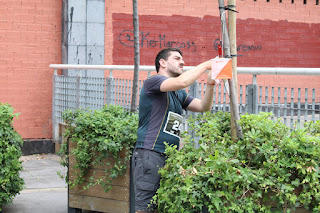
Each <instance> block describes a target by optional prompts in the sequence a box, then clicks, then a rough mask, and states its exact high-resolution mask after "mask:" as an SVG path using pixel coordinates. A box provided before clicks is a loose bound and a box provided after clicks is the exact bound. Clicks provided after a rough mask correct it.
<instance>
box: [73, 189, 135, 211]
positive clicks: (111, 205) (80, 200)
mask: <svg viewBox="0 0 320 213" xmlns="http://www.w3.org/2000/svg"><path fill="white" fill-rule="evenodd" d="M69 207H72V208H78V209H84V210H91V211H99V212H106V213H129V209H130V204H129V202H125V201H117V200H112V199H103V198H97V197H90V196H83V195H75V194H69Z"/></svg>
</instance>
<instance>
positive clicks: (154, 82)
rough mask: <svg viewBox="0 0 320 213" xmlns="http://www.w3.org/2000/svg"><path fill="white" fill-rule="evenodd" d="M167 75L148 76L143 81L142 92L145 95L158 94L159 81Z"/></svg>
mask: <svg viewBox="0 0 320 213" xmlns="http://www.w3.org/2000/svg"><path fill="white" fill-rule="evenodd" d="M166 79H167V77H165V76H162V75H155V76H152V77H150V78H148V79H147V80H146V81H145V82H144V92H145V93H146V94H147V95H152V94H159V93H161V91H160V85H161V83H162V82H163V81H164V80H166Z"/></svg>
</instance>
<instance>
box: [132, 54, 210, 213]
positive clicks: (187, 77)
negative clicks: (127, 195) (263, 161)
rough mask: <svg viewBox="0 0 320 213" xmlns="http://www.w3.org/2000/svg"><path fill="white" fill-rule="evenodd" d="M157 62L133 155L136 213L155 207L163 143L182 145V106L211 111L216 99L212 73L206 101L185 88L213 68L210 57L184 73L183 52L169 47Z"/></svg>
mask: <svg viewBox="0 0 320 213" xmlns="http://www.w3.org/2000/svg"><path fill="white" fill-rule="evenodd" d="M155 65H156V70H157V73H158V74H157V75H155V76H152V77H150V78H148V79H147V80H146V81H145V82H144V85H143V87H142V89H141V93H140V103H139V127H138V133H137V134H138V139H137V143H136V148H135V150H134V152H133V155H132V163H133V164H132V166H133V182H134V189H135V210H136V213H143V212H154V210H155V206H154V205H151V204H150V201H151V200H152V197H153V196H154V195H155V193H156V191H157V189H158V187H159V182H160V175H159V174H158V170H159V168H161V167H163V166H164V164H165V154H164V152H165V144H164V142H167V143H169V144H170V145H176V146H177V148H179V142H180V129H181V125H182V121H183V119H182V116H181V114H182V109H185V110H190V111H193V112H204V111H209V110H210V109H211V107H212V102H213V86H214V84H215V82H214V80H212V79H211V73H209V75H208V80H207V90H206V92H205V95H204V98H203V100H200V99H197V98H193V97H191V96H189V95H188V94H187V93H186V92H185V91H184V90H183V89H184V88H186V87H188V86H190V85H191V84H193V83H194V82H195V81H196V80H197V79H198V78H199V77H200V76H201V75H202V74H203V73H204V72H205V71H206V70H210V69H211V61H210V60H209V61H206V62H203V63H201V64H199V65H198V66H196V67H195V68H193V69H191V70H188V71H186V72H183V70H182V69H183V65H184V61H183V58H182V52H181V51H180V50H179V49H177V48H167V49H163V50H161V51H160V52H159V53H158V55H157V57H156V60H155Z"/></svg>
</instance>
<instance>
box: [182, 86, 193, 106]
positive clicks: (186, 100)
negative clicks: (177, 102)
mask: <svg viewBox="0 0 320 213" xmlns="http://www.w3.org/2000/svg"><path fill="white" fill-rule="evenodd" d="M179 93H180V96H182V99H181V104H182V108H183V109H186V108H187V107H188V106H189V104H190V103H191V102H192V101H193V99H194V97H192V96H191V95H189V94H188V93H186V91H184V90H180V92H179Z"/></svg>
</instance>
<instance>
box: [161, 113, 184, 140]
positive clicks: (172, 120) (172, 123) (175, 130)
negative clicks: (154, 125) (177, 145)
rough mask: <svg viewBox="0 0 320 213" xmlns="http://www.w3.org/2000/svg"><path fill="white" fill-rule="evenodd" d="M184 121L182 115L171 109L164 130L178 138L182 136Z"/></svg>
mask: <svg viewBox="0 0 320 213" xmlns="http://www.w3.org/2000/svg"><path fill="white" fill-rule="evenodd" d="M182 122H183V118H182V116H181V115H179V114H177V113H174V112H171V111H170V112H169V114H168V119H167V123H166V125H165V126H164V130H163V131H164V132H165V133H168V134H170V135H173V136H175V137H177V138H180V133H181V131H182Z"/></svg>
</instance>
